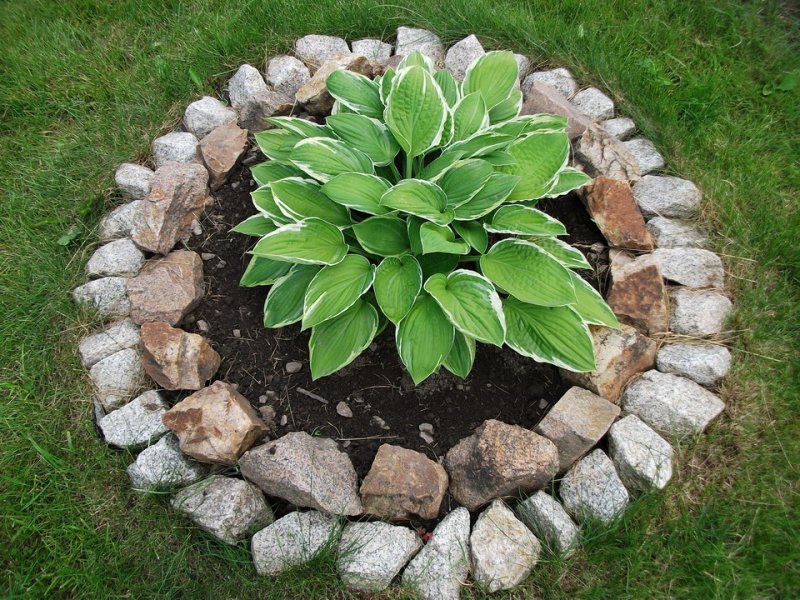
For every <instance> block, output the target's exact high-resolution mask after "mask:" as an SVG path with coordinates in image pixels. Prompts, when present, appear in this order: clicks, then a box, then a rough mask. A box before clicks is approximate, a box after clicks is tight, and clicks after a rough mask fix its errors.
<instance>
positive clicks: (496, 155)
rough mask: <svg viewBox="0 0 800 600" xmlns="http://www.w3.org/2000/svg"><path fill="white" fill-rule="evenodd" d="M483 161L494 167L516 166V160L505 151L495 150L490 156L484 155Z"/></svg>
mask: <svg viewBox="0 0 800 600" xmlns="http://www.w3.org/2000/svg"><path fill="white" fill-rule="evenodd" d="M483 160H485V161H486V162H488V163H489V164H491V165H494V166H495V167H500V166H505V165H513V164H516V162H517V161H516V159H515V158H514V157H513V156H512V155H511V154H510V153H509V152H506V151H505V150H495V151H494V152H492V153H491V154H484V155H483Z"/></svg>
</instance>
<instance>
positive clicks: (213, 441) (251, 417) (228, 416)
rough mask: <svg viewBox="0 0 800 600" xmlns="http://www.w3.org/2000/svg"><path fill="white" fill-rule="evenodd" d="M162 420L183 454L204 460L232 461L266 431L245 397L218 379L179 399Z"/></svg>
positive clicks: (223, 462)
mask: <svg viewBox="0 0 800 600" xmlns="http://www.w3.org/2000/svg"><path fill="white" fill-rule="evenodd" d="M198 337H200V336H198ZM162 419H163V421H164V425H166V426H167V427H169V428H170V429H172V430H173V431H174V432H175V435H177V436H178V440H179V441H180V446H181V450H182V451H183V453H184V454H188V455H189V456H191V457H192V458H194V459H195V460H199V461H200V462H204V463H220V464H224V465H233V464H236V460H237V459H238V458H239V457H240V456H241V455H242V454H243V453H244V452H245V451H246V450H248V449H249V448H250V446H252V445H253V444H254V443H255V442H256V441H257V440H259V439H260V438H262V437H264V436H265V435H266V434H267V428H266V427H265V426H264V423H262V422H261V419H259V418H258V415H257V414H256V411H255V410H254V409H253V407H252V406H250V403H249V402H248V401H247V398H245V397H244V396H242V395H241V394H240V393H239V392H237V391H236V390H235V389H234V388H233V386H232V385H231V384H229V383H225V382H222V381H215V382H214V383H213V384H211V385H210V386H208V387H207V388H203V389H202V390H200V391H199V392H195V393H194V394H192V395H191V396H189V397H188V398H185V399H183V400H181V401H180V402H178V403H177V404H176V405H175V406H173V407H172V408H170V409H169V410H168V411H167V412H166V413H165V414H164V416H163V417H162Z"/></svg>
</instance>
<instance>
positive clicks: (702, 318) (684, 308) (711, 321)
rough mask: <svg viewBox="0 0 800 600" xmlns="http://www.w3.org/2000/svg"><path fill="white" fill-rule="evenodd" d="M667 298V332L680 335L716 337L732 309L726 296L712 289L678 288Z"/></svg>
mask: <svg viewBox="0 0 800 600" xmlns="http://www.w3.org/2000/svg"><path fill="white" fill-rule="evenodd" d="M669 297H670V318H669V325H670V329H671V330H672V333H677V334H679V335H692V336H704V335H715V334H718V333H720V332H721V331H722V327H723V326H724V325H725V321H726V320H727V319H728V316H729V315H730V313H731V310H732V309H733V304H732V303H731V301H730V300H728V297H727V296H725V294H723V293H721V292H717V291H714V290H687V289H685V288H678V289H675V290H672V291H671V292H670V295H669Z"/></svg>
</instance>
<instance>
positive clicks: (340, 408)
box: [336, 401, 353, 419]
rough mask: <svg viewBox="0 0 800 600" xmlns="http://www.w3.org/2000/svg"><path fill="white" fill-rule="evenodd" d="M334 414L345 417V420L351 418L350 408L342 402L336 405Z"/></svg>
mask: <svg viewBox="0 0 800 600" xmlns="http://www.w3.org/2000/svg"><path fill="white" fill-rule="evenodd" d="M336 413H337V414H338V415H339V416H340V417H345V418H346V419H350V418H352V416H353V411H352V410H350V407H349V406H347V402H344V401H342V402H339V404H337V405H336Z"/></svg>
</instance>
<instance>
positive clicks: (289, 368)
mask: <svg viewBox="0 0 800 600" xmlns="http://www.w3.org/2000/svg"><path fill="white" fill-rule="evenodd" d="M302 368H303V363H301V362H299V361H296V360H292V361H289V362H287V363H286V372H287V373H297V372H299V371H300V369H302Z"/></svg>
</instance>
